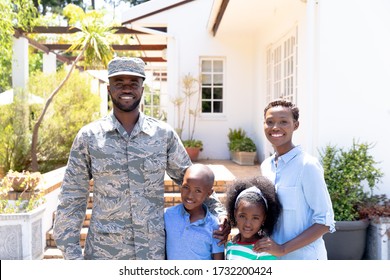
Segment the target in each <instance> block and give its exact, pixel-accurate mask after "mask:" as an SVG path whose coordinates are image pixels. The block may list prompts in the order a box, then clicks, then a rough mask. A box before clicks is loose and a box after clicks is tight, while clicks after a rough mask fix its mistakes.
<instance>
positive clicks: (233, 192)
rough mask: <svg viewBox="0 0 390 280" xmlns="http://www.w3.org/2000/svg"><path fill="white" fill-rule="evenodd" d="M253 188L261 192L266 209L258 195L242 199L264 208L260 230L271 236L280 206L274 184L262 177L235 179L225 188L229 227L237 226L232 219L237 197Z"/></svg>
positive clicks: (233, 218)
mask: <svg viewBox="0 0 390 280" xmlns="http://www.w3.org/2000/svg"><path fill="white" fill-rule="evenodd" d="M253 186H255V187H257V188H258V189H259V190H261V192H262V194H263V196H264V198H265V199H266V201H267V205H268V209H267V207H266V206H265V202H264V200H263V199H262V198H261V197H260V196H258V195H254V196H253V197H248V196H244V197H243V198H242V199H245V200H247V201H249V202H253V203H256V204H259V205H261V206H262V207H264V210H265V213H266V215H267V216H266V219H265V222H264V226H263V228H262V229H263V231H264V232H265V233H266V234H267V235H271V234H272V232H273V230H274V227H275V224H276V222H277V220H278V217H279V214H280V211H281V205H280V202H279V200H278V197H277V195H276V191H275V186H274V184H273V183H272V182H271V181H270V180H269V179H268V178H266V177H264V176H255V177H251V178H246V179H236V180H234V181H233V182H232V183H231V184H230V185H228V186H227V193H226V210H227V213H228V219H229V222H230V226H231V227H235V226H237V221H236V219H235V217H234V211H235V206H236V200H237V197H238V195H239V194H240V193H241V192H242V191H243V190H245V189H247V188H250V187H253ZM240 199H241V198H240Z"/></svg>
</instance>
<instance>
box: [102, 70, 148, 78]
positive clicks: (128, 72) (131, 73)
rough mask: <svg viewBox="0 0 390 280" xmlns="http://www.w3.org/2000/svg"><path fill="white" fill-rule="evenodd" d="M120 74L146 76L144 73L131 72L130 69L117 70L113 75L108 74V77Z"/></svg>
mask: <svg viewBox="0 0 390 280" xmlns="http://www.w3.org/2000/svg"><path fill="white" fill-rule="evenodd" d="M120 75H128V76H136V77H141V78H145V75H142V74H140V73H136V72H130V71H121V72H115V73H112V74H111V75H108V78H111V77H115V76H120Z"/></svg>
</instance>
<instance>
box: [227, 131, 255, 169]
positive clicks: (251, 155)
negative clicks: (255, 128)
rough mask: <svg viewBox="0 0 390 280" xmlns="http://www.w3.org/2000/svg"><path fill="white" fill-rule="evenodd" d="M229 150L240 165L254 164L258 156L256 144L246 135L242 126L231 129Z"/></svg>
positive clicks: (232, 157) (234, 160)
mask: <svg viewBox="0 0 390 280" xmlns="http://www.w3.org/2000/svg"><path fill="white" fill-rule="evenodd" d="M228 138H229V143H228V147H229V151H230V157H231V159H232V161H233V162H235V163H237V164H240V165H254V164H255V158H256V150H257V149H256V145H255V143H254V142H253V140H252V139H251V138H249V137H248V136H246V132H245V131H244V130H243V129H242V128H238V129H231V128H230V129H229V133H228Z"/></svg>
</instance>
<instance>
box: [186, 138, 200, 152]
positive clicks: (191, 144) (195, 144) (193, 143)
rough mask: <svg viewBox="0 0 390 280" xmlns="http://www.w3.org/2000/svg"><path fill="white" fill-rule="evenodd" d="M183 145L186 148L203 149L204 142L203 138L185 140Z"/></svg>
mask: <svg viewBox="0 0 390 280" xmlns="http://www.w3.org/2000/svg"><path fill="white" fill-rule="evenodd" d="M182 142H183V145H184V147H186V148H200V150H201V151H202V150H203V142H202V141H201V140H195V139H192V140H183V141H182Z"/></svg>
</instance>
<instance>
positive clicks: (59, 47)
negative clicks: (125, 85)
mask: <svg viewBox="0 0 390 280" xmlns="http://www.w3.org/2000/svg"><path fill="white" fill-rule="evenodd" d="M43 46H45V47H46V48H47V49H48V50H49V51H53V50H67V49H69V48H70V46H71V44H43ZM111 46H112V48H113V49H114V50H115V51H162V50H163V49H166V48H167V45H117V44H113V45H111Z"/></svg>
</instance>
